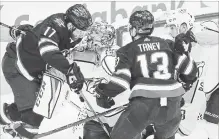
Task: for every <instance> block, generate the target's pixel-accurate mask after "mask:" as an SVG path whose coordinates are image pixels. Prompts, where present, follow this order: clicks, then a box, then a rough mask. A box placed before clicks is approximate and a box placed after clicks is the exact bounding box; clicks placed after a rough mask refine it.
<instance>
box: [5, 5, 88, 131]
mask: <svg viewBox="0 0 219 139" xmlns="http://www.w3.org/2000/svg"><path fill="white" fill-rule="evenodd" d="M91 25H92V18H91V15H90V13H89V11H88V10H87V9H86V8H85V7H84V6H83V5H81V4H75V5H73V6H71V7H70V8H69V9H68V10H67V11H66V13H58V14H53V15H51V16H49V17H48V18H46V19H45V20H44V21H42V22H41V23H40V24H38V25H37V26H36V27H34V28H33V29H32V31H30V32H26V35H21V37H19V38H18V39H17V42H16V52H17V61H16V69H14V70H16V72H17V75H16V76H13V78H12V79H11V82H10V85H11V86H12V90H13V93H14V96H15V104H16V106H17V108H18V109H8V108H10V105H9V106H8V107H6V111H5V112H7V113H6V115H7V116H8V117H9V118H12V115H13V117H15V116H17V117H16V118H14V119H16V120H17V119H19V120H20V121H22V122H24V123H27V124H29V125H31V126H34V127H39V125H40V123H41V121H42V119H43V117H42V116H41V115H38V114H36V113H34V112H33V111H32V109H33V106H34V104H35V100H36V95H37V94H36V93H37V92H38V89H39V87H40V76H41V74H42V72H44V71H45V70H46V64H48V65H50V66H52V67H54V68H56V69H57V70H59V71H61V72H62V73H63V74H65V75H66V77H67V80H68V83H69V85H70V87H71V88H74V89H76V91H79V90H81V88H82V87H83V83H84V78H83V74H82V73H81V71H80V68H79V67H78V66H77V64H76V63H73V64H70V63H69V62H68V60H67V59H66V58H65V57H64V56H63V55H62V53H61V51H63V50H65V49H70V48H73V47H74V46H75V45H76V44H77V43H79V42H80V41H81V38H82V37H83V34H84V32H85V31H86V30H87V29H88V28H89V27H90V26H91ZM73 77H74V78H75V81H72V78H73ZM15 113H17V115H14V114H15Z"/></svg>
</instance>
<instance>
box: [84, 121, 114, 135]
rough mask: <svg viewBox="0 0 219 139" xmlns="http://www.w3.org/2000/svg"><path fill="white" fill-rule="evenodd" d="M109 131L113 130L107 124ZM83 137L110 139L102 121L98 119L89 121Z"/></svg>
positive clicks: (85, 126)
mask: <svg viewBox="0 0 219 139" xmlns="http://www.w3.org/2000/svg"><path fill="white" fill-rule="evenodd" d="M105 126H106V127H107V129H108V131H109V132H110V131H111V128H110V127H109V126H108V125H107V124H105ZM83 139H110V138H109V136H108V135H107V133H106V132H105V131H104V129H103V128H102V126H101V125H100V123H98V122H96V121H89V122H87V123H85V125H84V133H83Z"/></svg>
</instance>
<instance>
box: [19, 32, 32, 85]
mask: <svg viewBox="0 0 219 139" xmlns="http://www.w3.org/2000/svg"><path fill="white" fill-rule="evenodd" d="M21 41H22V36H21V37H19V38H18V39H17V43H16V49H17V67H18V70H19V72H20V73H21V74H22V75H23V76H24V77H25V78H27V79H28V80H30V81H33V80H34V77H33V76H31V75H30V74H29V73H28V71H27V70H26V68H25V67H24V66H23V63H22V62H21V58H20V53H19V46H20V44H21Z"/></svg>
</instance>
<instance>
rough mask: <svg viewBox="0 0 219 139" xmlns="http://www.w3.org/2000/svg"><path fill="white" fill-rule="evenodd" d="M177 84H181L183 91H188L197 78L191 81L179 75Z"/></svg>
mask: <svg viewBox="0 0 219 139" xmlns="http://www.w3.org/2000/svg"><path fill="white" fill-rule="evenodd" d="M177 80H178V82H180V83H182V86H183V88H184V89H185V91H186V92H187V91H189V90H190V89H191V88H192V85H193V83H194V82H195V81H196V80H197V77H195V78H193V79H189V77H188V76H186V75H183V74H179V75H178V78H177Z"/></svg>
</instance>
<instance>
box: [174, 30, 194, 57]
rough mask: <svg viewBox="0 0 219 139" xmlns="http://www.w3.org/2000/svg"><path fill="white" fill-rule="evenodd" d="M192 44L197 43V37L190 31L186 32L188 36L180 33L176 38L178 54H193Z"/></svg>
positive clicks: (175, 45)
mask: <svg viewBox="0 0 219 139" xmlns="http://www.w3.org/2000/svg"><path fill="white" fill-rule="evenodd" d="M192 42H195V43H197V41H196V39H195V35H194V34H193V32H192V31H191V29H190V30H188V31H187V32H186V34H185V33H180V34H179V35H177V36H176V38H175V43H174V48H175V50H176V51H177V52H178V53H180V54H186V53H188V52H191V48H192V44H191V43H192ZM185 47H188V48H185Z"/></svg>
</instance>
